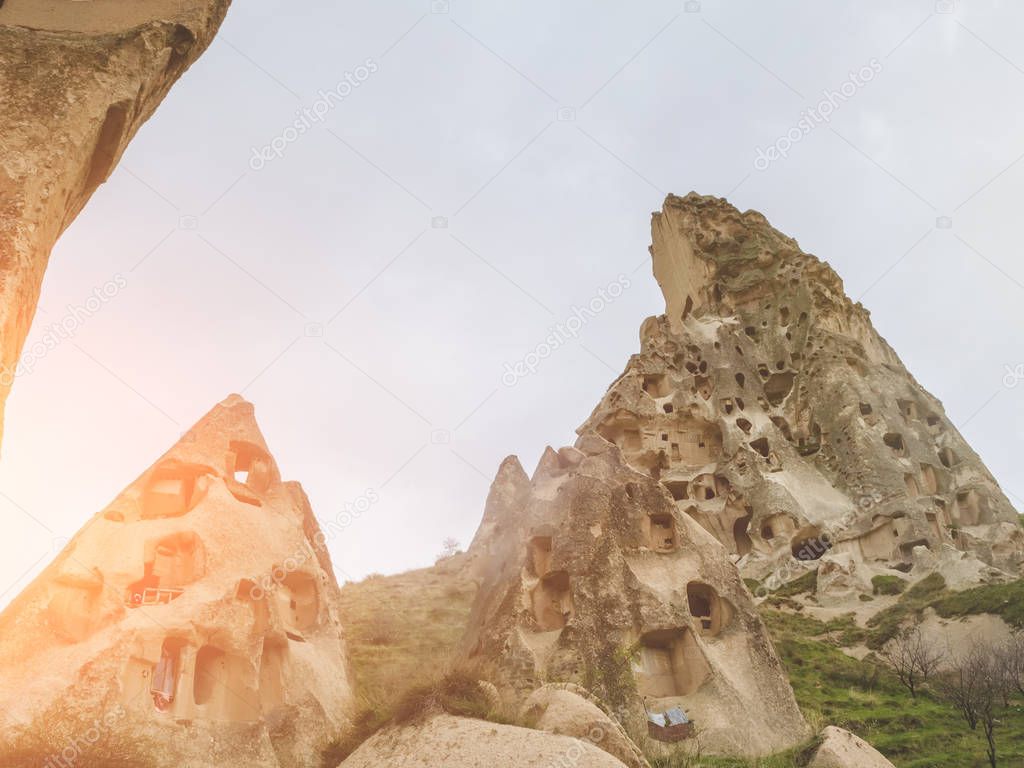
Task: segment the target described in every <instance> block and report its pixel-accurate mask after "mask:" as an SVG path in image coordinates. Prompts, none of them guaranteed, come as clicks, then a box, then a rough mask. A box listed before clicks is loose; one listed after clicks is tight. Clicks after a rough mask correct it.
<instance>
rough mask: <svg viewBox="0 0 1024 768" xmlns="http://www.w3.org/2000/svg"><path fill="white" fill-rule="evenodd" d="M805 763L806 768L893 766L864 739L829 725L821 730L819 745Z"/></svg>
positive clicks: (881, 767) (889, 767)
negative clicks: (808, 761) (809, 760)
mask: <svg viewBox="0 0 1024 768" xmlns="http://www.w3.org/2000/svg"><path fill="white" fill-rule="evenodd" d="M807 765H808V768H895V766H893V764H892V763H891V762H889V761H888V760H887V759H886V758H885V756H884V755H883V754H882V753H881V752H879V751H878V750H877V749H875V748H874V747H872V746H871V745H870V744H868V743H867V742H866V741H864V740H863V739H861V738H858V737H857V736H854V735H853V734H852V733H850V732H849V731H844V730H843V729H842V728H836V727H835V726H831V725H830V726H829V727H828V728H826V729H825V730H824V731H822V732H821V745H820V746H819V747H818V749H817V750H816V751H815V753H814V756H813V757H812V758H811V762H810V763H808V764H807Z"/></svg>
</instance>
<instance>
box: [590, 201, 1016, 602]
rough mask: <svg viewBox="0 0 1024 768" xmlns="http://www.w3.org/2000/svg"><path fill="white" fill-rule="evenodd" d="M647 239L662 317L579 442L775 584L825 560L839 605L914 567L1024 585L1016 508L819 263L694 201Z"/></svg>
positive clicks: (729, 210)
mask: <svg viewBox="0 0 1024 768" xmlns="http://www.w3.org/2000/svg"><path fill="white" fill-rule="evenodd" d="M652 238H653V245H652V247H651V254H652V256H653V261H654V273H655V276H656V278H657V280H658V282H659V284H660V285H661V287H662V290H663V292H664V294H665V303H666V314H665V315H663V316H661V317H652V318H649V319H648V320H646V321H645V322H644V324H643V326H642V328H641V333H640V337H641V351H640V353H639V354H638V355H634V356H633V357H632V358H631V359H630V361H629V363H628V365H627V366H626V370H625V371H624V372H623V374H622V375H621V376H620V377H619V378H618V379H617V380H616V381H615V382H614V383H613V384H612V385H611V387H610V388H609V390H608V392H607V394H606V395H605V396H604V398H603V400H602V401H601V403H600V405H599V406H598V407H597V409H596V410H595V411H594V412H593V414H592V415H591V417H590V418H589V419H588V420H587V422H586V423H585V424H584V425H583V426H582V427H581V428H580V429H579V434H580V436H581V441H585V442H587V443H589V442H592V441H593V440H594V439H595V438H603V439H604V440H606V441H608V442H611V443H613V444H614V445H616V446H617V447H618V448H619V450H620V451H621V452H622V455H623V457H624V460H625V461H626V462H627V463H628V464H629V465H630V466H631V467H633V468H634V469H636V470H638V471H640V472H642V473H644V474H645V475H647V476H648V477H650V478H651V479H653V480H655V481H657V482H658V483H659V484H660V485H661V487H662V488H663V489H664V490H665V491H666V492H667V493H668V494H669V495H670V496H671V498H672V499H673V500H674V506H675V508H676V510H677V511H678V512H679V513H680V514H682V515H684V516H685V517H687V518H689V519H691V520H693V521H696V522H697V523H698V524H699V525H700V526H701V527H702V528H703V529H704V530H705V531H707V532H708V533H709V534H710V535H711V536H713V537H714V538H715V540H717V541H718V542H719V543H720V544H721V545H722V546H723V547H725V548H726V550H727V551H728V552H729V553H730V554H731V555H732V557H733V559H734V560H735V561H737V562H738V563H739V566H740V568H741V570H742V571H743V573H744V575H745V576H749V577H753V578H757V579H766V580H767V581H768V582H770V583H773V584H774V586H777V585H778V583H779V582H780V581H785V580H787V579H788V578H791V577H792V576H798V575H800V573H801V572H802V571H801V570H800V568H801V567H805V566H803V564H805V563H806V564H810V567H813V566H815V565H817V564H818V563H815V561H819V560H820V561H821V563H822V574H823V575H824V574H827V573H832V574H834V575H835V576H837V577H838V578H836V577H833V578H831V579H822V580H821V584H822V585H823V587H824V586H826V585H829V586H832V587H834V588H835V589H836V591H837V594H838V595H839V596H845V597H851V596H853V597H855V596H856V594H857V593H859V591H863V589H864V585H868V590H869V589H870V578H871V575H872V574H875V573H882V572H886V571H888V572H889V573H892V572H893V571H892V569H897V570H901V571H909V570H910V569H911V568H913V567H915V566H914V563H915V562H918V563H921V564H922V565H921V567H920V568H918V570H916V571H915V574H917V573H918V572H927V570H928V568H929V567H931V568H932V569H935V568H938V569H939V570H941V567H942V563H943V562H947V563H951V562H954V561H960V560H962V559H963V558H965V557H967V558H970V559H974V560H976V561H978V565H979V568H978V569H976V570H978V572H979V574H981V576H979V578H981V577H984V578H999V577H1007V576H1009V575H1016V574H1018V573H1019V570H1020V566H1021V563H1022V562H1024V536H1022V531H1021V529H1020V527H1019V525H1018V524H1017V515H1016V512H1015V510H1014V509H1013V507H1012V506H1011V504H1010V502H1009V501H1008V500H1007V498H1006V496H1005V495H1004V494H1003V493H1002V491H1001V490H1000V488H999V486H998V484H997V483H996V481H995V479H994V478H993V477H992V475H991V474H990V473H989V472H988V470H987V469H986V468H985V466H984V465H983V464H982V462H981V460H980V459H979V458H978V456H977V455H976V454H975V453H974V451H972V450H971V448H970V446H969V445H968V444H967V442H966V441H965V440H964V438H963V436H962V435H961V434H960V433H959V431H958V430H957V429H956V427H955V426H954V425H953V424H952V423H951V422H950V420H949V418H948V417H947V416H946V414H945V412H944V410H943V407H942V404H941V403H940V402H939V401H938V400H937V399H936V398H934V397H933V396H931V395H930V394H929V393H928V392H926V391H925V390H924V389H923V388H922V387H921V386H920V384H918V383H917V382H916V381H915V380H914V378H913V377H912V376H911V375H910V373H909V372H908V371H907V370H906V368H904V366H903V364H902V363H901V362H900V360H899V358H898V357H897V355H896V353H895V352H894V351H893V350H892V349H891V348H890V347H889V345H888V344H887V343H886V342H885V341H884V339H882V338H881V337H880V336H879V335H878V333H877V332H876V331H875V330H874V328H873V327H872V325H871V321H870V318H869V314H868V312H867V310H865V309H864V308H863V307H862V306H861V305H860V304H855V303H853V302H852V301H851V300H850V299H849V298H847V296H846V295H845V293H844V292H843V284H842V281H841V280H840V279H839V277H838V276H837V275H836V273H835V272H834V271H833V270H832V269H831V268H830V267H829V266H828V265H827V264H825V263H823V262H821V261H819V260H818V259H817V258H815V257H814V256H811V255H808V254H805V253H803V252H802V251H801V250H800V248H799V246H798V245H797V243H796V241H794V240H792V239H790V238H788V237H786V236H784V235H782V234H781V233H779V232H778V231H776V230H775V229H773V228H772V227H771V226H770V225H769V224H768V222H767V221H766V220H765V218H764V217H763V216H762V215H761V214H759V213H757V212H754V211H748V212H746V213H740V212H739V211H737V210H736V209H735V208H733V207H732V206H731V205H729V204H728V203H726V202H725V201H724V200H720V199H718V198H713V197H701V196H699V195H696V194H694V193H691V194H689V195H687V196H686V197H683V198H680V197H676V196H669V197H668V198H667V199H666V200H665V204H664V207H663V209H662V211H661V212H660V213H656V214H654V217H653V222H652ZM929 550H930V553H929ZM929 563H930V564H931V565H930V566H929V565H928V564H929ZM958 568H959V569H960V570H961V571H963V570H964V568H963V567H962V565H961V566H958Z"/></svg>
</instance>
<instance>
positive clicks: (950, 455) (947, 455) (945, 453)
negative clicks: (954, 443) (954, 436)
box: [939, 448, 958, 469]
mask: <svg viewBox="0 0 1024 768" xmlns="http://www.w3.org/2000/svg"><path fill="white" fill-rule="evenodd" d="M939 461H941V462H942V466H944V467H945V468H946V469H951V468H952V467H954V466H955V465H956V464H957V463H958V460H957V456H956V454H955V453H954V452H953V449H952V448H943V449H942V450H941V451H939Z"/></svg>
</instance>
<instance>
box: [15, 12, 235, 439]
mask: <svg viewBox="0 0 1024 768" xmlns="http://www.w3.org/2000/svg"><path fill="white" fill-rule="evenodd" d="M228 3H229V0H147V2H138V0H92V2H89V3H75V2H68V0H6V2H3V3H0V93H2V94H3V109H2V110H0V432H2V426H3V422H2V417H3V403H4V401H5V400H6V398H7V394H8V393H9V391H10V388H11V385H12V383H13V381H14V379H15V377H16V375H17V374H18V373H19V371H18V365H17V363H18V359H19V357H20V355H21V349H22V345H23V343H24V341H25V336H26V335H27V333H28V329H29V326H30V325H31V323H32V318H33V315H34V314H35V310H36V303H37V301H38V300H39V292H40V287H41V285H42V280H43V272H44V270H45V269H46V265H47V261H48V260H49V256H50V249H51V248H52V247H53V244H54V243H55V242H56V240H57V238H58V236H59V235H60V234H61V232H63V231H64V230H65V229H66V228H67V227H68V225H69V224H70V223H71V222H72V221H73V220H74V218H75V216H77V215H78V212H79V211H80V210H81V209H82V207H83V206H84V205H85V203H86V201H88V199H89V197H90V196H91V195H92V193H93V191H95V189H96V187H97V186H98V185H99V184H101V183H102V182H103V181H105V180H106V178H107V176H109V175H110V172H111V171H112V170H113V168H114V166H115V165H116V164H117V162H118V160H119V159H120V157H121V153H122V152H123V151H124V148H125V146H126V145H127V143H128V142H129V141H130V140H131V138H132V137H133V136H134V135H135V132H136V131H137V130H138V128H139V126H140V125H142V123H143V122H145V121H146V119H147V118H149V116H150V115H151V114H152V113H153V111H154V110H155V109H156V107H157V106H158V105H159V104H160V102H161V101H162V100H163V98H164V96H166V94H167V92H168V90H169V89H170V87H171V86H172V85H173V84H174V82H175V81H176V80H177V79H178V78H179V77H180V76H181V74H182V73H183V72H184V71H185V70H186V69H187V68H188V67H189V65H190V64H191V63H192V62H193V61H194V60H195V59H196V58H197V57H198V56H199V55H200V54H201V53H202V52H203V51H204V50H205V48H206V46H207V45H208V44H209V43H210V41H211V39H212V38H213V36H214V33H215V32H216V31H217V28H218V27H219V26H220V22H221V20H222V19H223V17H224V14H225V13H226V11H227V8H228Z"/></svg>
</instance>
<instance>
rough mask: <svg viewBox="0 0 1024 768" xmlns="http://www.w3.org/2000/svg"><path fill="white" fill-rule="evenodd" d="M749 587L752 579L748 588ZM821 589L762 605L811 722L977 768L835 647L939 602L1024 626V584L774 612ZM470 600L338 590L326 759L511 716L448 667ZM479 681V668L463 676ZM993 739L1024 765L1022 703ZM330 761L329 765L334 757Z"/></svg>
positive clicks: (720, 767)
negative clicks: (418, 733) (354, 705)
mask: <svg viewBox="0 0 1024 768" xmlns="http://www.w3.org/2000/svg"><path fill="white" fill-rule="evenodd" d="M748 586H749V587H750V588H751V589H752V590H753V589H756V587H757V586H758V585H757V584H756V583H755V584H748ZM815 589H816V574H815V573H813V572H811V573H808V574H805V575H804V576H801V577H800V578H799V579H796V580H795V581H793V582H790V583H789V584H787V585H785V586H784V587H783V588H782V589H780V590H778V591H777V592H775V593H773V595H772V597H771V598H770V599H769V601H767V602H766V604H765V606H763V608H762V611H761V612H762V615H763V618H764V621H765V624H766V625H767V627H768V630H769V633H770V635H771V637H772V640H773V643H774V645H775V647H776V650H777V651H778V653H779V656H780V658H781V659H782V662H783V664H784V666H785V668H786V670H787V671H788V673H789V677H790V681H791V683H792V685H793V690H794V692H795V694H796V698H797V702H798V703H799V705H800V707H801V709H802V710H803V712H804V714H805V715H806V717H807V719H808V721H809V722H810V723H812V724H813V725H814V726H815V728H816V729H820V728H821V727H823V726H825V725H830V724H831V725H838V726H839V727H841V728H846V729H848V730H850V731H852V732H854V733H856V734H857V735H859V736H860V737H861V738H864V739H866V740H867V741H868V742H870V743H871V744H872V745H873V746H875V747H876V748H877V749H878V750H879V751H881V752H882V753H883V754H885V755H886V756H887V757H888V758H889V759H890V760H892V762H893V763H894V764H895V765H896V766H897V768H984V766H986V765H987V760H986V758H985V747H984V741H983V737H982V736H981V734H980V732H978V733H975V732H972V731H970V730H968V729H967V726H966V725H965V724H964V723H963V722H962V721H961V720H960V719H959V717H958V716H957V715H956V714H955V712H954V711H953V710H952V708H950V707H949V706H948V705H946V704H945V703H944V702H941V701H939V700H937V699H936V698H935V697H933V696H932V695H931V694H930V693H929V692H928V691H925V692H924V693H923V694H920V695H919V697H918V699H917V700H916V701H915V700H914V699H912V698H911V696H910V694H909V692H907V691H906V689H904V688H903V687H902V686H901V685H900V684H899V682H898V681H897V680H896V679H895V677H894V676H893V675H892V674H891V673H890V672H889V671H888V669H887V668H885V667H884V666H883V665H881V664H880V663H878V662H876V660H875V657H874V656H873V655H872V656H869V657H868V659H866V660H864V661H857V660H856V659H853V658H851V657H849V656H847V655H846V654H844V653H843V652H842V651H841V650H840V646H844V647H846V646H854V645H858V644H860V643H866V644H867V645H868V646H869V647H873V648H879V647H881V645H882V644H884V642H885V641H886V640H887V639H888V638H889V637H892V636H893V635H895V633H896V631H897V630H898V628H899V626H900V624H901V623H902V622H903V621H905V620H906V619H908V618H911V617H913V616H916V615H920V614H921V613H922V612H923V611H924V609H925V608H926V607H929V606H932V607H934V608H935V609H936V610H937V611H938V612H939V613H940V614H941V615H943V616H966V615H972V614H977V613H983V612H988V613H995V614H998V615H1001V616H1003V617H1004V619H1006V620H1007V621H1008V622H1009V623H1011V624H1013V625H1014V626H1022V625H1024V615H1022V614H1024V581H1022V582H1016V583H1015V584H1008V585H995V586H988V587H979V588H978V589H973V590H968V591H966V592H962V593H950V592H949V591H947V590H946V584H945V581H944V580H943V579H942V577H941V576H938V575H933V576H930V577H928V578H926V579H923V580H922V581H920V582H918V583H917V584H914V585H912V586H911V587H910V588H909V589H907V590H906V591H904V592H903V593H902V594H900V595H899V599H898V600H897V602H896V603H895V604H894V605H893V606H890V607H889V608H887V609H886V610H884V611H882V612H880V613H879V614H877V615H876V617H875V618H874V619H872V620H871V621H870V622H869V628H868V629H867V630H865V629H863V628H861V627H859V626H857V623H856V621H855V620H854V617H853V615H852V614H846V615H843V616H839V617H837V618H834V619H831V620H829V621H828V622H823V621H820V620H818V619H815V618H812V617H810V616H805V615H803V614H801V613H794V612H783V611H777V610H770V608H769V605H770V604H771V603H772V602H776V603H777V604H781V605H789V604H792V605H793V606H794V607H799V606H797V604H795V603H793V601H792V600H791V599H790V598H792V597H793V596H796V595H800V594H803V593H805V592H814V591H815ZM473 595H474V588H473V586H472V585H471V584H469V583H465V582H459V581H457V580H456V578H455V577H454V576H452V575H451V574H450V573H449V574H445V573H442V572H439V571H436V570H434V569H427V570H423V571H415V572H412V573H408V574H402V575H399V576H389V577H376V578H373V579H368V580H366V581H364V582H361V583H359V584H348V585H346V586H345V587H344V588H343V590H342V619H343V622H344V625H345V627H346V630H347V632H348V652H349V656H350V659H351V664H352V671H353V678H354V683H355V686H356V691H357V695H358V698H359V700H360V702H361V703H362V706H361V709H360V711H359V713H358V714H357V715H356V718H355V719H356V723H355V727H354V728H353V730H352V734H351V735H350V737H349V738H347V739H346V740H345V742H342V743H338V744H335V745H334V748H333V750H332V752H331V753H330V754H329V755H328V759H327V760H326V761H325V763H324V764H325V765H331V768H333V766H335V765H337V764H338V762H340V758H339V756H343V755H347V754H349V753H350V752H351V751H352V750H354V749H355V748H356V747H357V746H358V744H359V743H361V742H362V740H364V739H366V738H367V737H369V736H370V735H372V734H373V733H374V732H376V731H377V730H378V729H380V728H381V727H382V726H384V725H386V724H388V723H392V722H402V721H411V720H415V719H416V718H417V717H419V716H420V715H422V714H423V713H426V712H431V711H446V712H452V713H455V714H460V715H463V716H468V717H476V718H480V719H490V720H495V721H497V722H509V716H508V715H507V713H503V712H502V711H500V709H499V710H496V709H495V707H494V703H493V702H492V701H491V700H490V699H488V698H487V696H485V695H482V693H481V689H480V688H479V687H478V686H475V685H472V684H471V682H472V681H470V680H469V677H467V676H466V675H465V674H463V673H461V672H460V671H458V670H456V671H454V672H448V673H441V672H439V670H443V669H450V668H451V666H450V661H451V654H452V649H454V647H455V646H456V645H457V643H458V641H459V639H460V638H461V635H462V632H463V629H464V627H465V625H466V621H467V619H468V616H469V609H470V605H471V603H472V599H473ZM481 676H483V675H482V673H481V672H480V671H479V670H477V671H473V672H472V674H471V675H470V677H472V678H473V681H475V680H476V679H477V678H479V677H481ZM1015 704H1016V706H1015V707H1013V708H1012V709H1011V711H1010V712H1009V713H1008V716H1007V717H1005V718H1004V721H1003V724H1002V727H1001V729H1000V732H999V734H998V739H999V747H1000V766H1006V767H1007V768H1014V767H1016V766H1019V765H1024V701H1017V702H1015ZM811 747H813V745H804V746H803V747H801V748H799V749H796V750H791V751H789V752H786V753H782V754H779V755H774V756H772V757H769V758H764V759H761V760H752V761H751V760H742V759H734V758H709V757H701V758H687V757H685V756H682V755H675V756H672V757H668V758H665V757H651V758H650V762H651V766H652V768H804V766H806V764H807V761H808V758H809V755H810V750H811ZM331 760H334V761H335V762H333V763H331Z"/></svg>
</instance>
